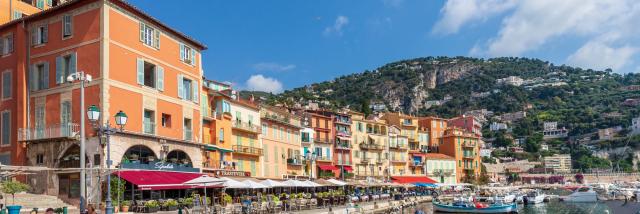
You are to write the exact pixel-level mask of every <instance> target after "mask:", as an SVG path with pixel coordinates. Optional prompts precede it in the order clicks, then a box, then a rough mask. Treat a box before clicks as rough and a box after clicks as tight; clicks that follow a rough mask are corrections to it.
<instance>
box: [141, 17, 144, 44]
mask: <svg viewBox="0 0 640 214" xmlns="http://www.w3.org/2000/svg"><path fill="white" fill-rule="evenodd" d="M140 41H141V42H144V23H142V22H140Z"/></svg>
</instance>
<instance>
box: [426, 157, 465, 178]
mask: <svg viewBox="0 0 640 214" xmlns="http://www.w3.org/2000/svg"><path fill="white" fill-rule="evenodd" d="M424 159H425V165H426V166H427V175H428V176H429V177H430V178H432V179H434V180H436V181H438V182H439V183H444V184H455V183H457V182H456V159H455V158H453V157H451V156H448V155H444V154H438V153H428V154H425V156H424Z"/></svg>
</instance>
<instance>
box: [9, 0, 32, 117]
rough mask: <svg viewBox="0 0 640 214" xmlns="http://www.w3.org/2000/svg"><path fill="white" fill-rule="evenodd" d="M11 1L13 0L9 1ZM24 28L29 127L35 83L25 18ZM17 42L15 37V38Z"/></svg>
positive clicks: (29, 38)
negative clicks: (32, 88) (32, 77)
mask: <svg viewBox="0 0 640 214" xmlns="http://www.w3.org/2000/svg"><path fill="white" fill-rule="evenodd" d="M9 2H11V0H10V1H9ZM22 28H23V29H24V30H25V31H26V32H25V35H26V38H25V40H26V42H25V46H26V50H27V56H26V58H27V59H26V69H25V72H24V73H25V77H26V78H25V79H26V82H27V127H26V128H29V127H31V117H30V113H31V97H30V96H31V84H33V83H32V82H31V81H30V79H31V76H29V75H30V73H31V46H30V44H31V35H29V28H28V27H27V24H26V22H25V20H24V19H22ZM14 42H15V39H14Z"/></svg>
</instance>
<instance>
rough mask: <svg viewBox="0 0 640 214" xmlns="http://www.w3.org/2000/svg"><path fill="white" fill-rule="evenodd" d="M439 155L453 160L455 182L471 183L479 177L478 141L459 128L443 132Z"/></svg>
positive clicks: (471, 134)
mask: <svg viewBox="0 0 640 214" xmlns="http://www.w3.org/2000/svg"><path fill="white" fill-rule="evenodd" d="M442 140H443V143H442V145H440V153H441V154H445V155H448V156H451V157H453V158H455V161H456V180H457V182H471V181H473V180H476V179H478V178H479V176H480V168H481V164H482V160H481V158H480V153H479V152H480V139H479V138H478V137H477V136H476V135H475V134H473V133H470V132H466V131H465V130H464V129H460V128H449V129H447V130H445V132H444V136H443V137H442Z"/></svg>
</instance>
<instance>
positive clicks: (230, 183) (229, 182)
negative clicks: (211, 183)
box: [220, 177, 249, 189]
mask: <svg viewBox="0 0 640 214" xmlns="http://www.w3.org/2000/svg"><path fill="white" fill-rule="evenodd" d="M220 179H222V180H224V187H225V188H227V189H248V188H249V185H248V184H246V183H243V182H240V181H236V180H233V179H231V178H226V177H224V178H220Z"/></svg>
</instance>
